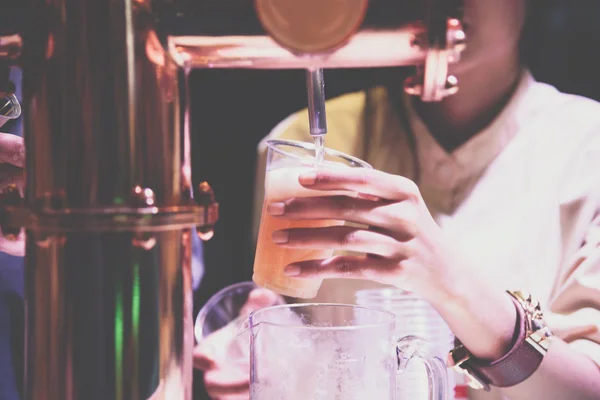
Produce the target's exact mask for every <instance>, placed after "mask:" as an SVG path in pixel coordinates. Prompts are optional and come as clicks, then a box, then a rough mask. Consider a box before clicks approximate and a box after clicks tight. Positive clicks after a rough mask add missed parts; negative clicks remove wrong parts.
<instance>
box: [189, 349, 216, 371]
mask: <svg viewBox="0 0 600 400" xmlns="http://www.w3.org/2000/svg"><path fill="white" fill-rule="evenodd" d="M192 355H193V359H194V368H196V369H199V370H202V371H208V370H209V369H211V368H214V367H215V366H216V363H215V360H213V359H212V357H210V355H209V354H208V353H207V352H206V351H204V348H203V346H196V347H194V350H193V352H192Z"/></svg>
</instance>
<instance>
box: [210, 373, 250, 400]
mask: <svg viewBox="0 0 600 400" xmlns="http://www.w3.org/2000/svg"><path fill="white" fill-rule="evenodd" d="M233 374H234V375H237V377H234V378H233V379H232V372H231V371H228V370H226V369H215V370H211V371H207V372H206V373H205V374H204V386H205V388H206V391H207V392H208V395H209V396H210V397H211V398H212V399H233V398H238V397H241V396H244V395H245V396H246V398H248V397H247V396H248V393H249V389H250V383H249V380H248V377H247V376H241V375H240V374H239V373H236V372H233Z"/></svg>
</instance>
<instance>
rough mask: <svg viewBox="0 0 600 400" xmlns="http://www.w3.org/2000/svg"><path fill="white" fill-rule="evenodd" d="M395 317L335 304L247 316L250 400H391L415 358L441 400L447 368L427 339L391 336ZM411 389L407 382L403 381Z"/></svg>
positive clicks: (265, 310)
mask: <svg viewBox="0 0 600 400" xmlns="http://www.w3.org/2000/svg"><path fill="white" fill-rule="evenodd" d="M395 321H396V319H395V317H394V315H393V314H391V313H389V312H387V311H383V310H375V309H370V308H364V307H357V306H351V305H338V304H292V305H280V306H274V307H268V308H263V309H261V310H258V311H255V312H253V313H252V314H250V316H249V317H248V321H247V324H246V328H247V331H246V332H249V335H250V399H252V400H280V399H286V400H365V399H377V400H391V399H396V381H397V380H400V382H401V380H402V372H403V371H404V370H405V368H406V366H407V365H408V364H409V362H412V360H415V359H419V360H420V361H421V362H423V363H424V364H425V367H426V370H427V375H428V379H429V387H430V390H429V394H430V396H429V397H430V399H432V400H446V398H447V397H446V386H447V369H446V365H445V363H444V362H443V361H442V360H441V359H439V358H435V357H428V356H427V355H425V354H424V349H425V348H426V346H425V343H424V340H423V339H421V338H418V337H415V336H407V337H403V338H400V339H398V338H395V337H394V332H395ZM407 384H408V383H407Z"/></svg>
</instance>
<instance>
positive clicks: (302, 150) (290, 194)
mask: <svg viewBox="0 0 600 400" xmlns="http://www.w3.org/2000/svg"><path fill="white" fill-rule="evenodd" d="M267 146H268V153H267V169H266V176H265V199H264V203H263V207H262V213H261V218H260V229H259V232H258V240H257V244H256V255H255V258H254V275H253V277H252V279H253V280H254V282H256V284H258V285H260V286H262V287H264V288H267V289H270V290H272V291H274V292H277V293H279V294H281V295H284V296H289V297H295V298H304V299H310V298H314V297H315V296H316V295H317V292H318V291H319V288H320V287H321V282H322V279H299V278H294V277H288V276H285V275H284V274H283V270H284V268H285V267H286V266H287V265H288V264H292V263H295V262H300V261H308V260H321V259H326V258H329V257H331V256H333V251H334V250H333V249H330V250H319V249H314V250H310V249H290V248H284V247H281V246H278V245H276V244H275V243H274V242H273V239H272V234H273V232H275V231H278V230H282V229H290V228H322V227H328V226H335V225H342V224H343V221H339V220H302V221H295V220H288V219H284V218H278V217H273V216H271V215H269V214H268V213H267V205H268V204H270V203H273V202H279V201H285V200H288V199H290V198H294V197H316V196H333V195H346V196H352V197H356V195H357V194H356V193H351V192H344V191H319V190H311V189H307V188H305V187H303V186H301V185H300V183H299V182H298V176H299V175H300V174H301V173H303V172H305V171H311V170H314V169H315V168H338V167H341V168H372V167H371V166H370V165H369V164H367V163H366V162H364V161H362V160H360V159H358V158H356V157H352V156H349V155H347V154H344V153H341V152H338V151H335V150H332V149H328V148H325V157H324V161H323V163H320V164H319V165H316V159H315V146H314V144H312V143H306V142H298V141H291V140H269V141H268V142H267Z"/></svg>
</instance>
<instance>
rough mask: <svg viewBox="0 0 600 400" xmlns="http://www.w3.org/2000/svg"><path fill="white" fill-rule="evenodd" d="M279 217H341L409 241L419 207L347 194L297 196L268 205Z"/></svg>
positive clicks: (415, 223) (313, 218)
mask: <svg viewBox="0 0 600 400" xmlns="http://www.w3.org/2000/svg"><path fill="white" fill-rule="evenodd" d="M267 212H268V213H269V214H270V215H272V216H274V217H277V218H285V219H293V220H315V219H318V220H341V221H349V222H353V223H357V224H362V225H367V226H370V227H376V228H378V229H382V230H387V231H390V232H394V233H396V234H398V235H396V236H394V237H395V238H396V239H398V240H404V241H408V240H410V239H412V238H413V237H414V236H415V235H416V234H417V229H418V228H417V219H418V215H419V213H418V209H417V207H415V205H414V203H412V202H407V201H402V202H398V203H393V202H389V201H387V200H386V201H373V200H365V199H361V198H353V197H348V196H321V197H307V198H294V199H290V200H288V201H286V202H276V203H270V204H268V205H267Z"/></svg>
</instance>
